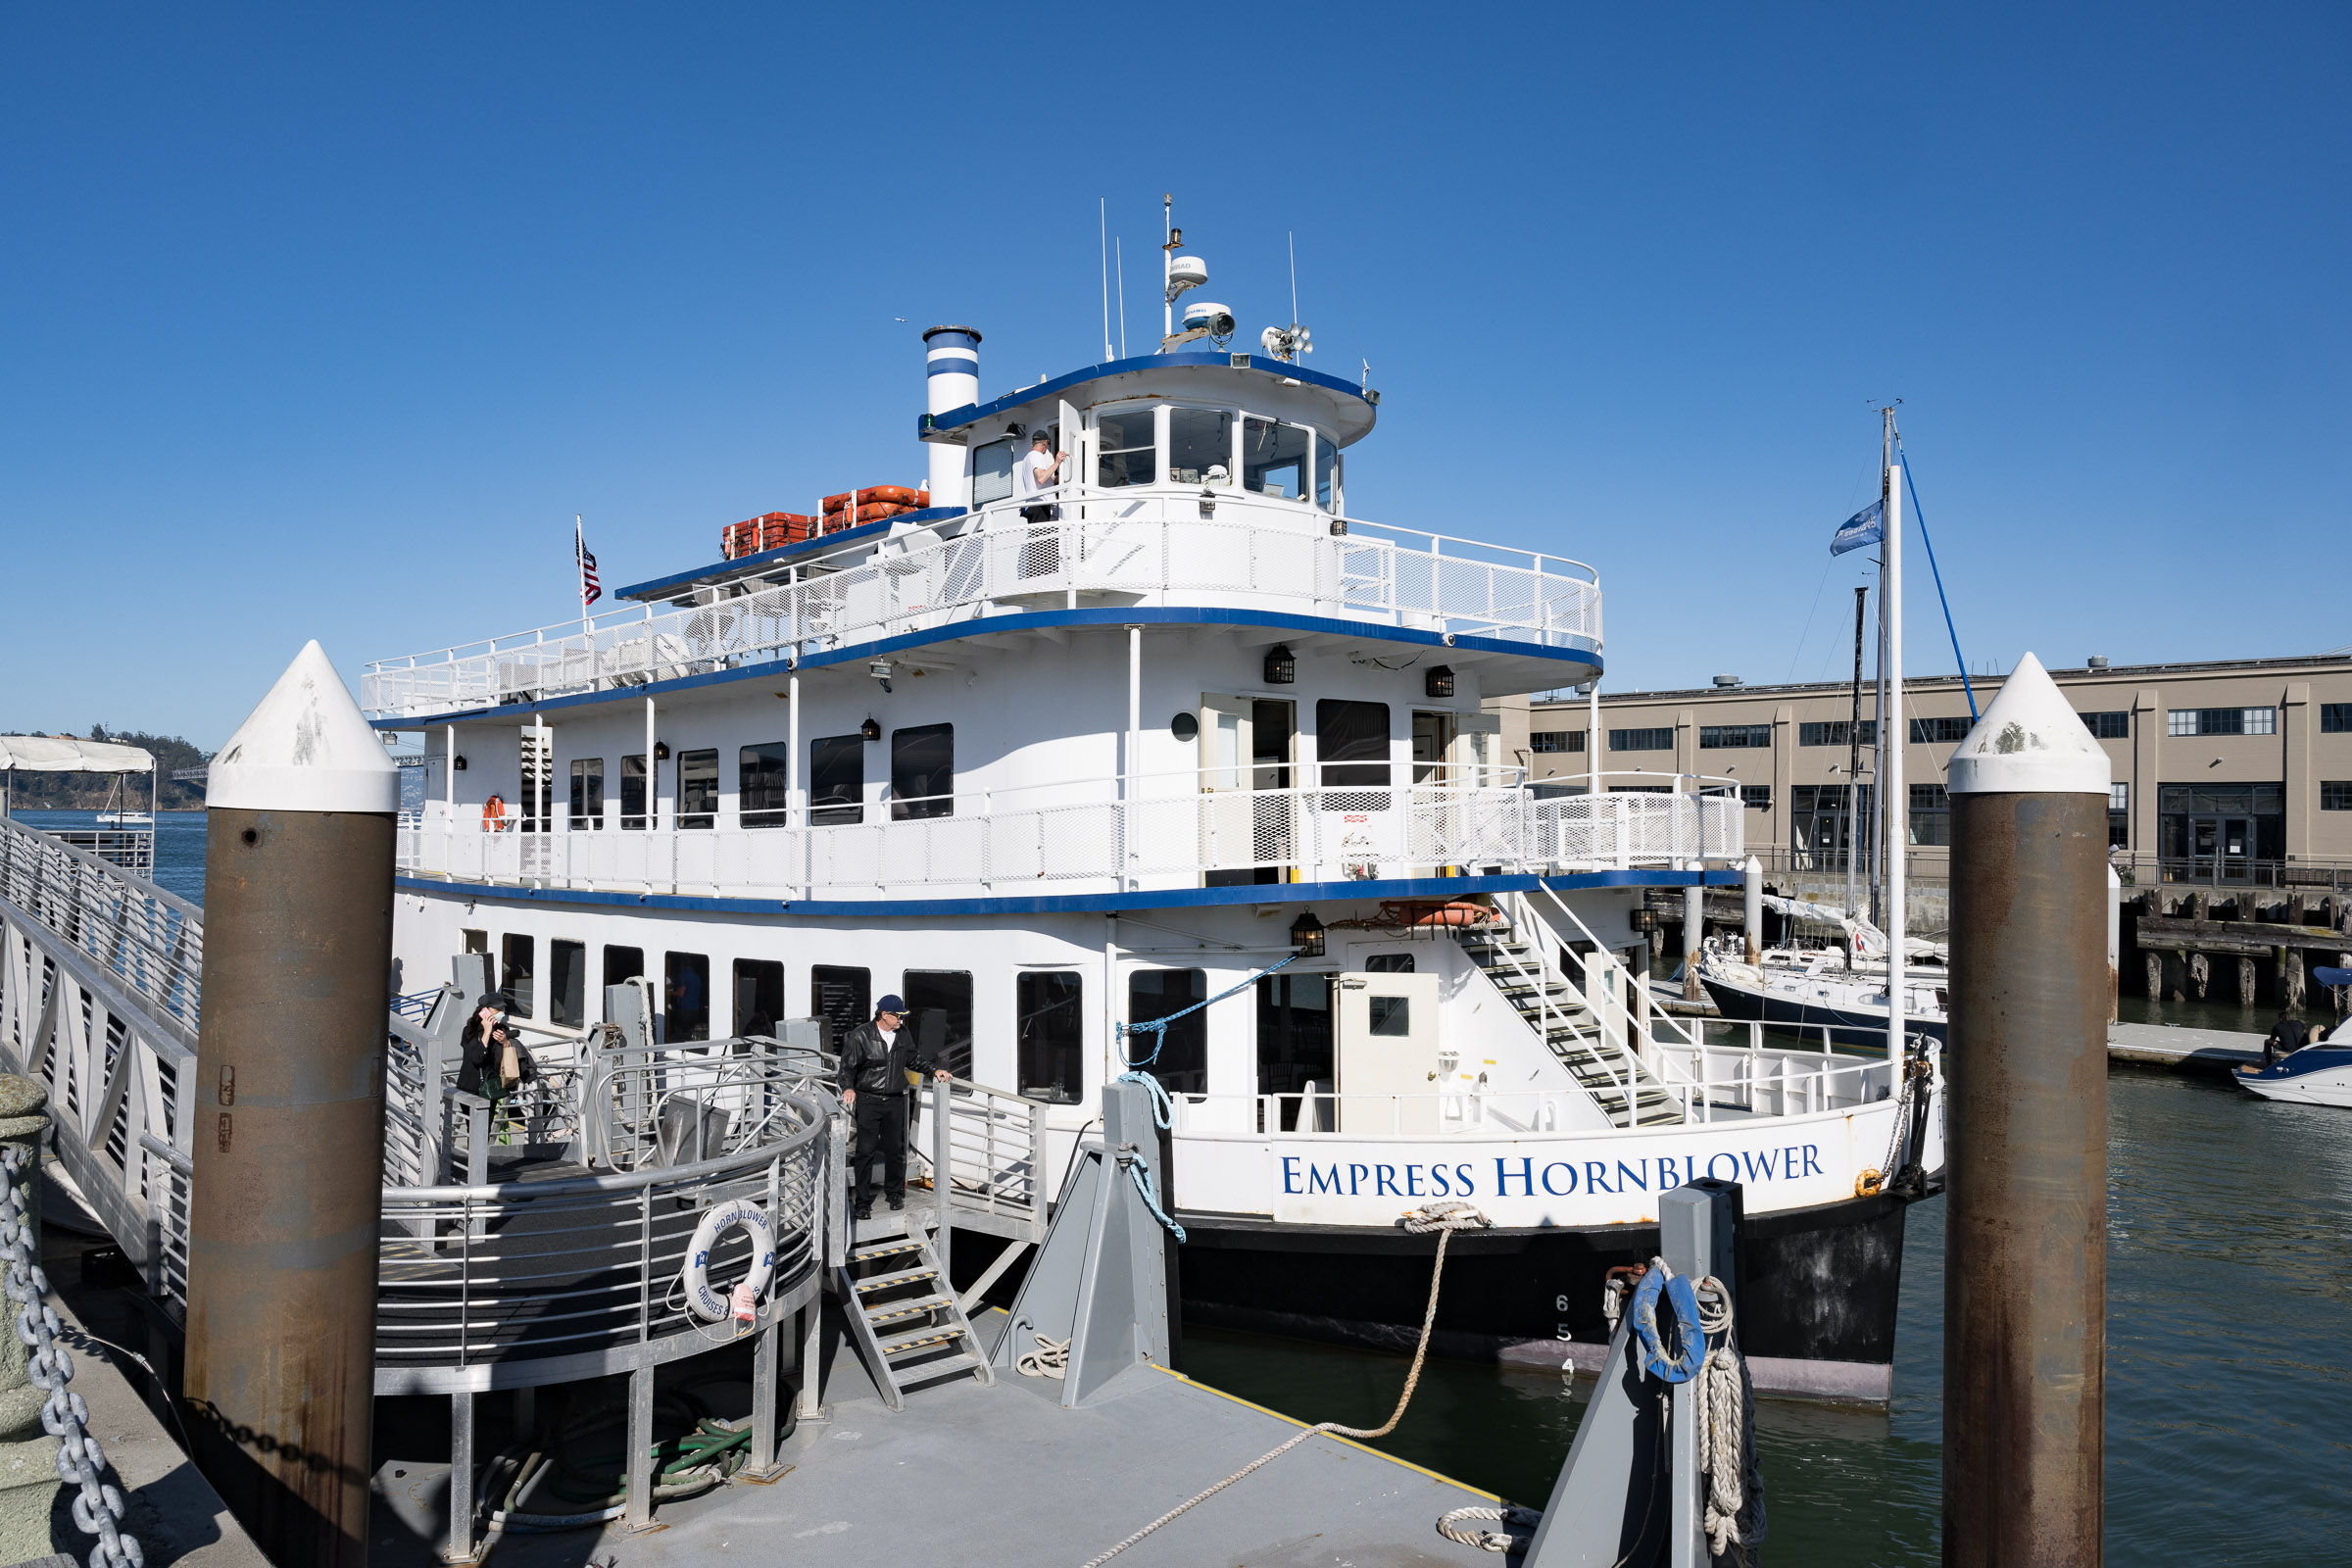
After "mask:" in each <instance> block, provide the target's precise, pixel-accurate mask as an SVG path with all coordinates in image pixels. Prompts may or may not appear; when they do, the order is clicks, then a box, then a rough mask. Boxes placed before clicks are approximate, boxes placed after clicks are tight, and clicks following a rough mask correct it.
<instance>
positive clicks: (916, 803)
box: [890, 724, 956, 822]
mask: <svg viewBox="0 0 2352 1568" xmlns="http://www.w3.org/2000/svg"><path fill="white" fill-rule="evenodd" d="M955 814H956V726H955V725H953V724H922V725H918V726H916V727H914V728H912V729H897V730H892V731H891V732H890V819H891V820H892V821H894V822H907V821H913V820H915V819H917V818H920V817H926V816H954V815H955Z"/></svg>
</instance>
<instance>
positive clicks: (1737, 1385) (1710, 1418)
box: [1697, 1274, 1764, 1568]
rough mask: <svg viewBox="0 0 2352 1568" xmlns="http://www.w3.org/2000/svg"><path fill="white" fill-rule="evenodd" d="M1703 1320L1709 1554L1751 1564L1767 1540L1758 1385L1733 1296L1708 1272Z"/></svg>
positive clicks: (1701, 1442)
mask: <svg viewBox="0 0 2352 1568" xmlns="http://www.w3.org/2000/svg"><path fill="white" fill-rule="evenodd" d="M1697 1295H1698V1326H1699V1328H1700V1330H1701V1331H1703V1332H1704V1333H1705V1334H1706V1336H1707V1342H1708V1345H1707V1359H1706V1361H1705V1363H1704V1364H1703V1365H1701V1366H1700V1367H1699V1369H1698V1399H1697V1404H1698V1411H1699V1425H1698V1468H1699V1473H1700V1474H1701V1475H1703V1476H1705V1477H1706V1479H1707V1511H1706V1525H1707V1552H1708V1554H1709V1555H1710V1556H1712V1557H1714V1558H1715V1559H1716V1560H1717V1561H1719V1562H1728V1563H1731V1564H1732V1565H1733V1568H1747V1565H1748V1564H1749V1563H1751V1562H1753V1561H1754V1560H1755V1548H1756V1546H1757V1545H1759V1544H1761V1543H1762V1542H1763V1540H1764V1477H1763V1474H1762V1473H1761V1472H1760V1471H1758V1470H1757V1469H1756V1387H1755V1384H1754V1383H1753V1382H1751V1381H1750V1380H1749V1378H1748V1375H1747V1358H1746V1357H1745V1356H1743V1355H1741V1354H1740V1337H1739V1333H1738V1330H1737V1329H1736V1328H1735V1327H1734V1326H1733V1322H1732V1294H1731V1292H1729V1291H1727V1290H1725V1289H1724V1288H1723V1282H1722V1281H1721V1280H1719V1279H1717V1278H1716V1277H1715V1276H1714V1275H1712V1274H1710V1275H1708V1276H1707V1277H1706V1278H1705V1279H1703V1280H1700V1281H1699V1282H1698V1290H1697Z"/></svg>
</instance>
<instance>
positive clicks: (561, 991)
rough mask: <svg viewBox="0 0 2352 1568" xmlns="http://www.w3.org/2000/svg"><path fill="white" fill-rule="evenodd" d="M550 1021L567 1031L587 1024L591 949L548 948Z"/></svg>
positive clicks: (561, 945)
mask: <svg viewBox="0 0 2352 1568" xmlns="http://www.w3.org/2000/svg"><path fill="white" fill-rule="evenodd" d="M547 1021H548V1022H549V1023H553V1024H561V1025H562V1026H563V1027H564V1028H566V1029H577V1028H580V1027H581V1026H583V1025H584V1024H586V1023H587V1022H588V945H587V944H586V943H585V942H550V943H549V944H548V945H547Z"/></svg>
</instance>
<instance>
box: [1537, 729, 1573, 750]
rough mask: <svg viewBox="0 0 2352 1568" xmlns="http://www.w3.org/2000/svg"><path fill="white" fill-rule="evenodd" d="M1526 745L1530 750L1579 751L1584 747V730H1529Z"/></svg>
mask: <svg viewBox="0 0 2352 1568" xmlns="http://www.w3.org/2000/svg"><path fill="white" fill-rule="evenodd" d="M1527 747H1528V750H1529V751H1531V752H1581V751H1583V750H1584V749H1585V732H1584V731H1583V730H1581V729H1539V730H1533V731H1530V732H1529V734H1528V737H1527Z"/></svg>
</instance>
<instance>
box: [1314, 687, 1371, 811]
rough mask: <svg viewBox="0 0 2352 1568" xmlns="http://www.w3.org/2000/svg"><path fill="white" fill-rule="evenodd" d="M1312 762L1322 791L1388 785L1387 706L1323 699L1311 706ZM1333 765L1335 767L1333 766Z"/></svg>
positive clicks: (1329, 698)
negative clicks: (1312, 721)
mask: <svg viewBox="0 0 2352 1568" xmlns="http://www.w3.org/2000/svg"><path fill="white" fill-rule="evenodd" d="M1315 760H1316V761H1317V762H1320V763H1322V764H1323V765H1322V767H1321V769H1320V772H1321V775H1322V776H1321V778H1320V780H1319V782H1320V783H1321V785H1322V787H1323V788H1325V789H1327V790H1328V789H1341V788H1348V787H1351V786H1354V785H1361V784H1377V785H1385V784H1387V783H1388V782H1389V705H1388V704H1386V703H1351V702H1344V701H1342V700H1340V699H1338V698H1331V697H1326V698H1324V699H1323V700H1322V701H1320V702H1318V703H1316V704H1315ZM1335 764H1336V765H1335Z"/></svg>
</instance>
